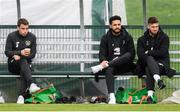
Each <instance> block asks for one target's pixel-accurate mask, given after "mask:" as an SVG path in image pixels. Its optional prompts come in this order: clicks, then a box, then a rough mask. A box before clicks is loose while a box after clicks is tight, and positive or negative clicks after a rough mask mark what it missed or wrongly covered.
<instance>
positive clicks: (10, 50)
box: [5, 18, 40, 104]
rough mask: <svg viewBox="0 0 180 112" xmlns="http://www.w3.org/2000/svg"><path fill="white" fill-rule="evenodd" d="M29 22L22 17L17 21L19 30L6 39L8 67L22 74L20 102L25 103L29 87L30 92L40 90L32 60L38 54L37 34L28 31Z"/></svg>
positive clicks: (12, 71)
mask: <svg viewBox="0 0 180 112" xmlns="http://www.w3.org/2000/svg"><path fill="white" fill-rule="evenodd" d="M28 28H29V22H28V21H27V20H26V19H24V18H21V19H19V20H18V22H17V31H14V32H12V33H10V34H9V35H8V37H7V40H6V46H5V54H6V56H7V57H8V69H9V71H10V72H11V73H13V74H20V92H19V97H18V100H17V103H18V104H24V96H23V95H24V94H25V91H26V89H27V88H28V87H29V91H30V93H32V92H35V91H37V90H39V89H40V88H39V87H37V85H36V84H35V83H33V81H32V77H31V75H32V74H31V62H32V59H33V58H34V57H35V54H36V36H35V35H34V34H32V33H31V32H29V31H28Z"/></svg>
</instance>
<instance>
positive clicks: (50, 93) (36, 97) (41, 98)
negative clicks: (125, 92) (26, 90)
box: [25, 84, 63, 104]
mask: <svg viewBox="0 0 180 112" xmlns="http://www.w3.org/2000/svg"><path fill="white" fill-rule="evenodd" d="M62 97H63V95H62V94H61V93H60V92H58V91H57V90H56V88H55V87H54V86H53V84H50V85H49V86H48V87H46V88H43V89H40V90H39V91H37V92H35V93H32V96H31V97H30V98H28V99H25V103H33V104H36V103H55V101H56V99H60V98H62Z"/></svg>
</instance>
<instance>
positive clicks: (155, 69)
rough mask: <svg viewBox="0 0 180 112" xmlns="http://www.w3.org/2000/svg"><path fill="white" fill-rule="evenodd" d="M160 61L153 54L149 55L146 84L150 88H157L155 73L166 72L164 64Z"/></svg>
mask: <svg viewBox="0 0 180 112" xmlns="http://www.w3.org/2000/svg"><path fill="white" fill-rule="evenodd" d="M158 63H159V62H158V61H156V60H155V59H154V58H153V57H152V56H148V57H147V60H146V67H145V73H146V86H147V89H148V90H153V91H154V88H155V80H154V77H153V76H154V74H157V75H161V74H163V73H165V68H164V66H163V65H159V64H158Z"/></svg>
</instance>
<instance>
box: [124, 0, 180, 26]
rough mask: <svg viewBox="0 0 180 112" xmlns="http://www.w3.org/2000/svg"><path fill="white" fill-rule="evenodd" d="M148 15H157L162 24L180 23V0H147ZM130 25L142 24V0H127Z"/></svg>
mask: <svg viewBox="0 0 180 112" xmlns="http://www.w3.org/2000/svg"><path fill="white" fill-rule="evenodd" d="M146 1H147V17H150V16H157V17H158V18H159V20H160V24H169V25H172V24H174V25H178V24H180V19H179V17H180V10H178V9H179V7H180V0H146ZM125 3H126V12H127V22H128V25H142V24H143V11H142V0H133V1H132V0H125Z"/></svg>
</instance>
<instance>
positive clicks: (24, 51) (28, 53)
mask: <svg viewBox="0 0 180 112" xmlns="http://www.w3.org/2000/svg"><path fill="white" fill-rule="evenodd" d="M21 55H22V56H29V55H30V51H27V50H25V49H23V50H21Z"/></svg>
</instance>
